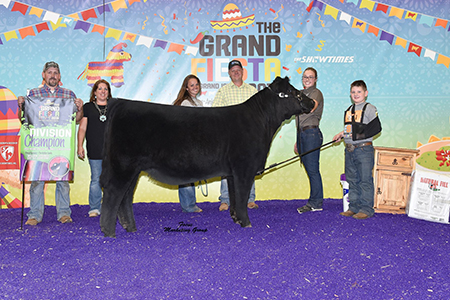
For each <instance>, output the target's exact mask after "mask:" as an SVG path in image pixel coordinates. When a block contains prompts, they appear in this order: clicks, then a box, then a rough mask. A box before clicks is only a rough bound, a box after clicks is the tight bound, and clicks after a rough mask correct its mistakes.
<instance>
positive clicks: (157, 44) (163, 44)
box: [153, 40, 167, 49]
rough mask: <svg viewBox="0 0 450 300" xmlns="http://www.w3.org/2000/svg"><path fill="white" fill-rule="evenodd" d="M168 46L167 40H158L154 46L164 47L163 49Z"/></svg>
mask: <svg viewBox="0 0 450 300" xmlns="http://www.w3.org/2000/svg"><path fill="white" fill-rule="evenodd" d="M166 46H167V42H166V41H161V40H156V42H155V46H153V47H155V48H156V47H159V48H162V49H166Z"/></svg>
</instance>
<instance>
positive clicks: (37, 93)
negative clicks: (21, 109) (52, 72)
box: [28, 84, 77, 99]
mask: <svg viewBox="0 0 450 300" xmlns="http://www.w3.org/2000/svg"><path fill="white" fill-rule="evenodd" d="M28 96H30V97H43V98H74V99H76V98H77V96H75V93H74V92H72V91H71V90H68V89H65V88H62V87H59V86H57V87H55V91H54V92H53V93H52V91H51V90H50V88H49V87H48V86H47V85H46V84H44V86H43V87H41V88H36V89H32V90H30V92H29V93H28Z"/></svg>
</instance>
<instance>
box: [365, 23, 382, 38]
mask: <svg viewBox="0 0 450 300" xmlns="http://www.w3.org/2000/svg"><path fill="white" fill-rule="evenodd" d="M379 32H380V29H379V28H378V27H375V26H373V25H370V24H369V29H367V33H373V34H374V35H375V36H378V33H379Z"/></svg>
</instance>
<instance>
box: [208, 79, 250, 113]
mask: <svg viewBox="0 0 450 300" xmlns="http://www.w3.org/2000/svg"><path fill="white" fill-rule="evenodd" d="M257 92H258V90H257V89H256V88H255V87H253V86H251V85H249V84H247V83H245V82H243V83H242V85H241V86H240V87H238V86H236V85H235V84H234V83H233V82H230V83H228V84H227V85H224V86H223V87H221V88H220V89H219V90H218V91H217V94H216V96H215V97H214V101H213V104H212V106H213V107H219V106H228V105H235V104H240V103H242V102H244V101H246V100H247V99H249V98H250V97H251V96H253V95H254V94H256V93H257Z"/></svg>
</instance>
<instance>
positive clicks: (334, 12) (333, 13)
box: [324, 5, 339, 20]
mask: <svg viewBox="0 0 450 300" xmlns="http://www.w3.org/2000/svg"><path fill="white" fill-rule="evenodd" d="M338 12H339V10H338V9H337V8H334V7H332V6H330V5H327V6H326V7H325V12H324V14H325V15H329V16H332V17H333V19H335V20H336V19H337V15H338Z"/></svg>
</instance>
